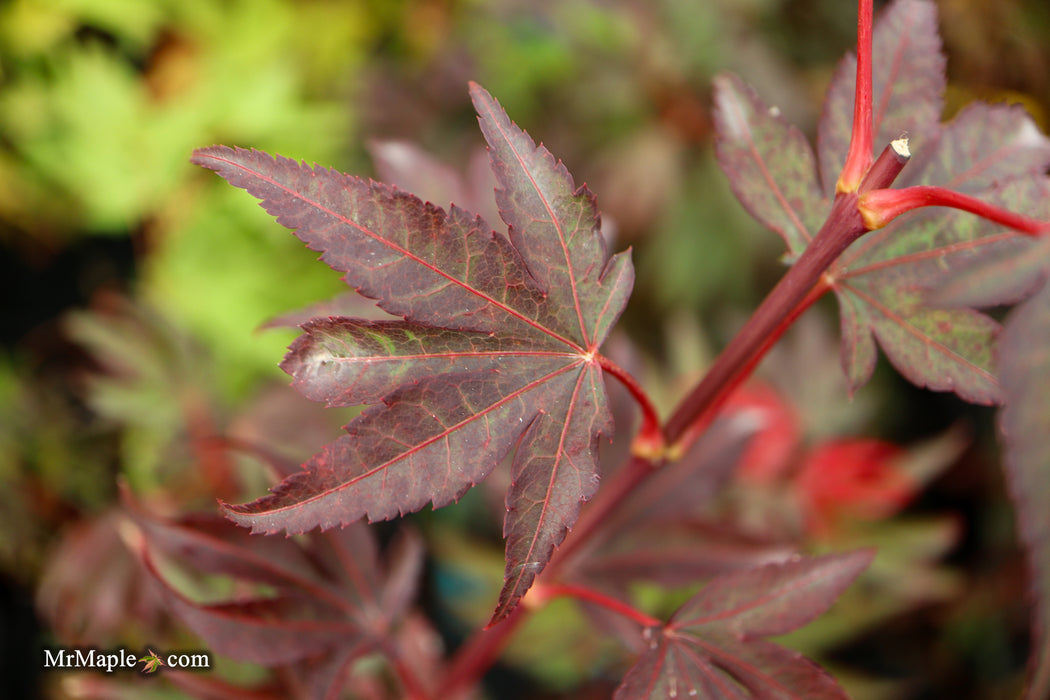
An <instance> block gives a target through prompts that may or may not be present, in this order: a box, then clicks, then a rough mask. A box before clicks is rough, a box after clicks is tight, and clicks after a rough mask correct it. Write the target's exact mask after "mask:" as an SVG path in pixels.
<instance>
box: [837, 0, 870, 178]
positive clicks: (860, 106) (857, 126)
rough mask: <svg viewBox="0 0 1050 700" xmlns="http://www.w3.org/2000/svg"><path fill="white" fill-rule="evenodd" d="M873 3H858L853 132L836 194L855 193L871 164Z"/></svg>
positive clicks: (861, 0) (865, 1)
mask: <svg viewBox="0 0 1050 700" xmlns="http://www.w3.org/2000/svg"><path fill="white" fill-rule="evenodd" d="M872 25H873V21H872V0H858V2H857V87H856V90H855V91H854V96H853V130H852V132H851V134H850V141H849V152H848V153H847V155H846V163H845V165H844V166H843V167H842V173H841V174H840V175H839V180H838V182H837V183H836V185H835V191H836V192H839V193H843V192H856V191H857V187H858V186H859V185H860V183H861V181H862V180H863V179H864V174H865V173H866V172H867V171H868V168H869V167H870V166H871V161H872V155H871V151H872V134H871V130H872V116H871V109H872V80H871V65H872V60H871V43H872V33H873V30H872Z"/></svg>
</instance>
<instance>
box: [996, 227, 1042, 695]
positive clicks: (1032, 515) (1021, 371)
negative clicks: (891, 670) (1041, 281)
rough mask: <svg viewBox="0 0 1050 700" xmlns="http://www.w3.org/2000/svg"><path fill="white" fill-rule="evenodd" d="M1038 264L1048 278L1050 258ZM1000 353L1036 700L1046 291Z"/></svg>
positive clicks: (1028, 307)
mask: <svg viewBox="0 0 1050 700" xmlns="http://www.w3.org/2000/svg"><path fill="white" fill-rule="evenodd" d="M1043 248H1044V251H1045V250H1047V248H1046V246H1044V247H1043ZM1044 261H1045V263H1046V270H1047V273H1050V255H1047V256H1045V257H1044ZM1000 352H1001V353H1002V367H1003V369H1002V382H1003V391H1004V392H1005V394H1006V405H1005V406H1004V407H1003V410H1002V412H1001V413H1000V416H999V422H1000V427H1001V429H1002V434H1003V443H1004V445H1005V448H1006V455H1005V456H1006V476H1007V484H1008V486H1009V489H1010V494H1011V496H1012V497H1013V500H1014V504H1015V506H1016V508H1017V524H1018V530H1019V532H1020V536H1021V541H1022V542H1023V544H1024V545H1025V548H1026V550H1027V554H1028V563H1029V567H1030V570H1031V571H1030V584H1029V589H1030V592H1031V599H1032V604H1033V605H1034V607H1035V611H1034V614H1033V615H1032V652H1031V653H1030V655H1029V659H1030V660H1031V661H1030V674H1029V675H1030V678H1029V684H1028V689H1027V691H1026V695H1025V697H1026V698H1028V699H1029V700H1038V698H1045V697H1047V696H1050V508H1048V507H1047V503H1046V499H1047V493H1048V485H1050V440H1048V439H1047V436H1048V435H1050V404H1048V400H1047V397H1050V286H1044V287H1043V288H1042V290H1041V291H1040V293H1039V294H1037V295H1035V296H1034V297H1032V298H1031V299H1029V300H1028V301H1025V302H1024V303H1023V304H1021V305H1020V306H1018V307H1017V308H1016V309H1015V310H1014V311H1013V313H1011V314H1010V316H1009V318H1008V319H1007V322H1006V330H1005V332H1004V333H1003V337H1002V342H1001V346H1000Z"/></svg>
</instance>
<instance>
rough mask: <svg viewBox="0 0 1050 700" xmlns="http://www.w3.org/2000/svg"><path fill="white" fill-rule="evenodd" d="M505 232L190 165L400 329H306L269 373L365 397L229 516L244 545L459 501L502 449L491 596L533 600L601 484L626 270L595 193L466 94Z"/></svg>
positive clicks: (261, 169)
mask: <svg viewBox="0 0 1050 700" xmlns="http://www.w3.org/2000/svg"><path fill="white" fill-rule="evenodd" d="M471 92H472V96H473V98H474V101H475V104H476V106H477V108H478V112H479V114H480V118H481V125H482V131H483V133H484V134H485V138H486V140H487V141H488V142H489V146H490V154H491V158H492V167H493V172H494V173H495V175H496V178H497V181H498V182H499V189H498V190H497V199H498V203H499V205H500V212H501V215H502V216H503V218H504V220H505V222H506V224H507V226H508V235H504V234H500V233H497V232H495V231H493V230H491V228H490V227H489V225H488V224H487V223H486V222H484V221H482V220H481V218H480V217H478V216H476V215H473V214H470V213H468V212H466V211H463V210H462V209H460V208H458V207H456V206H454V205H453V206H452V207H451V208H450V209H449V211H448V212H445V211H443V210H441V209H439V208H438V207H436V206H434V205H431V204H427V203H424V202H422V201H421V200H419V199H417V198H416V197H413V196H412V195H410V194H408V193H405V192H402V191H400V190H398V189H396V188H393V187H390V186H386V185H381V184H378V183H374V182H367V181H365V180H362V179H360V178H354V177H350V176H346V175H341V174H338V173H335V172H332V171H329V170H326V169H323V168H310V167H307V166H305V165H302V164H299V163H296V162H294V161H290V160H288V159H285V158H276V159H274V158H271V157H270V156H267V155H264V154H261V153H258V152H255V151H244V150H240V149H229V148H225V147H215V148H210V149H202V150H200V151H198V152H197V153H196V155H195V156H194V161H195V162H196V163H198V164H200V165H203V166H205V167H208V168H211V169H213V170H215V171H216V172H218V173H219V174H220V175H222V176H223V177H225V178H226V179H227V180H229V182H230V183H231V184H234V185H237V186H239V187H243V188H245V189H246V190H248V191H249V192H251V193H252V194H253V195H255V196H257V197H258V198H259V199H260V200H262V204H263V206H264V207H265V208H266V209H267V210H268V211H269V212H270V213H272V214H274V215H275V216H276V217H277V219H278V221H279V222H281V223H282V224H285V225H286V226H288V227H290V228H294V229H295V230H296V235H297V236H299V238H301V239H302V240H303V241H304V242H306V244H307V245H309V246H310V247H311V248H313V249H315V250H319V251H322V252H323V255H322V259H323V260H324V261H325V262H326V263H327V264H328V265H330V266H331V267H333V268H335V269H337V270H340V271H342V272H344V273H345V274H344V277H343V278H344V280H346V282H347V283H348V284H349V285H350V286H352V287H354V288H355V289H357V290H358V291H359V292H361V293H362V294H363V295H365V296H367V297H371V298H374V299H377V300H378V303H379V306H380V307H382V308H383V309H384V310H385V311H387V312H389V313H391V314H395V315H398V316H401V317H403V319H404V320H398V321H376V322H367V321H359V320H356V319H348V318H337V319H332V318H330V319H320V320H318V321H316V322H313V323H311V324H308V325H306V326H305V327H304V330H306V335H304V336H303V337H302V338H300V339H299V341H298V342H297V343H296V344H295V345H294V346H293V347H292V350H291V352H290V353H289V355H288V357H287V358H285V362H284V363H283V367H284V369H285V370H286V371H287V372H289V374H291V375H292V376H293V377H295V385H296V387H297V388H299V390H300V391H302V392H303V393H304V394H305V395H306V396H308V397H310V398H314V399H317V400H324V401H326V402H327V403H328V405H330V406H351V405H358V404H378V405H377V406H376V407H374V408H372V409H369V410H367V411H365V412H364V413H363V414H362V415H360V416H359V417H358V418H356V419H354V420H353V421H352V422H351V423H350V424H349V425H347V426H346V429H347V433H348V434H347V435H346V436H344V437H343V438H340V439H339V440H337V441H336V442H334V443H332V444H331V445H329V446H327V447H326V448H325V449H324V450H323V451H322V452H320V453H318V454H317V455H315V456H314V458H313V459H312V460H310V462H308V463H307V464H306V465H304V466H305V470H304V471H303V472H301V473H299V474H296V475H294V476H292V477H291V478H289V479H287V480H286V481H284V482H283V483H282V484H281V485H280V486H279V487H277V488H276V489H275V490H274V493H273V494H272V495H270V496H267V497H264V498H261V499H259V500H258V501H255V502H253V503H250V504H246V505H242V506H227V507H226V511H227V513H228V514H229V515H230V517H231V518H232V519H233V520H234V521H236V522H238V523H240V524H242V525H248V526H250V527H251V528H252V530H253V531H255V532H266V533H273V532H277V531H279V530H284V531H286V532H289V533H296V532H305V531H307V530H309V529H311V528H314V527H322V528H328V527H332V526H333V525H346V524H349V523H351V522H354V521H355V520H358V519H359V518H362V517H367V518H368V519H369V520H383V519H388V518H392V517H395V516H398V515H402V514H404V513H407V512H411V511H415V510H418V509H419V508H422V507H423V506H424V505H426V504H427V503H433V504H434V506H435V507H439V506H443V505H447V504H448V503H451V502H452V501H455V500H456V499H458V498H459V497H460V496H462V495H463V493H464V492H465V491H466V490H467V489H468V488H470V487H471V486H473V485H475V484H477V483H478V482H479V481H481V480H482V479H483V478H485V476H486V475H487V474H488V473H489V471H491V470H492V469H493V468H494V467H495V466H496V465H497V464H499V463H500V461H501V460H502V459H503V458H504V457H505V456H506V455H507V454H509V453H510V452H512V451H513V452H514V463H513V467H512V469H513V472H514V476H513V486H512V487H511V489H510V491H509V492H508V495H507V506H508V509H507V519H506V523H505V525H504V534H505V535H506V537H507V574H506V585H505V587H504V590H503V592H502V594H501V596H500V605H499V608H498V609H497V611H496V614H495V616H494V619H497V620H498V619H500V618H502V617H503V616H505V615H506V614H507V613H508V612H509V611H510V609H511V608H512V607H513V606H514V605H515V604H516V603H517V601H518V600H519V599H520V598H521V596H522V595H523V594H524V593H525V591H526V590H528V587H529V585H530V584H531V582H532V580H533V579H534V578H535V576H536V574H538V573H539V572H540V571H541V570H542V569H543V567H544V566H545V565H546V563H547V561H548V560H549V559H550V556H551V553H552V552H553V550H554V547H555V546H556V545H557V544H558V543H560V542H561V541H562V539H563V538H564V537H565V532H566V530H567V529H568V528H569V527H570V526H571V525H572V523H573V522H574V521H575V520H576V517H577V513H578V511H579V507H580V503H581V502H582V501H585V500H587V499H589V498H590V497H591V496H592V495H593V494H594V492H595V490H596V488H597V484H598V465H597V452H596V450H597V440H598V438H599V436H600V435H602V434H605V435H610V434H611V432H612V423H611V420H610V416H609V412H608V410H607V408H606V396H605V389H604V386H603V383H602V362H601V360H600V359H599V357H598V356H597V349H598V347H599V346H600V345H601V342H602V341H603V340H604V339H605V337H606V336H607V335H608V332H609V329H610V328H611V327H612V325H613V323H614V322H615V320H616V318H617V317H618V316H619V314H620V312H621V311H622V310H623V307H624V305H625V304H626V302H627V297H628V295H629V294H630V291H631V286H632V283H633V279H634V272H633V268H632V266H631V262H630V257H629V256H628V255H627V254H619V255H616V256H614V257H613V258H611V259H608V258H607V255H606V251H605V242H604V239H603V238H602V236H601V232H600V231H599V227H598V212H597V209H596V207H595V204H594V196H593V195H592V194H590V193H589V192H588V191H587V190H586V189H582V188H581V189H577V188H576V186H575V185H574V183H573V181H572V177H571V176H570V175H569V173H568V171H567V170H566V169H565V167H564V166H563V165H562V164H561V163H559V162H557V161H555V160H554V158H553V157H552V156H551V154H550V153H549V152H547V150H546V149H544V148H542V147H540V148H537V147H536V145H535V144H534V143H533V142H532V140H531V139H529V137H528V136H527V135H526V134H525V133H524V132H523V131H521V130H520V129H518V128H517V127H516V126H514V125H513V124H512V123H511V122H510V120H509V119H508V118H507V116H506V114H505V113H504V112H503V110H502V109H501V108H500V106H499V104H498V103H497V102H496V101H495V100H493V99H492V98H491V97H490V96H489V94H488V93H487V92H485V91H484V90H482V89H481V88H480V87H477V86H474V87H473V88H472V89H471Z"/></svg>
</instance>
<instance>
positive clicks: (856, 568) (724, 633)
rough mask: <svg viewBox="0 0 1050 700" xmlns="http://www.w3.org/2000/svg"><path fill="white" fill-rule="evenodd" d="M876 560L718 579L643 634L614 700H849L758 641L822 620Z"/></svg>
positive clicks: (797, 658)
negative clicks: (645, 644) (644, 646)
mask: <svg viewBox="0 0 1050 700" xmlns="http://www.w3.org/2000/svg"><path fill="white" fill-rule="evenodd" d="M872 558H873V552H871V551H870V550H868V551H858V552H853V553H850V554H843V555H829V556H824V557H816V558H811V559H801V560H796V561H792V562H789V563H784V564H771V565H767V566H763V567H760V568H758V569H753V570H750V571H746V572H742V573H736V574H730V575H726V576H721V577H718V578H715V579H714V580H712V581H711V582H710V583H708V585H707V586H705V587H704V588H703V589H702V590H701V591H700V592H699V593H698V594H696V595H695V596H693V597H692V598H691V599H689V600H688V601H687V602H686V603H685V604H684V605H683V606H682V607H681V608H679V610H678V612H676V613H675V614H674V616H673V617H672V618H671V620H670V621H669V622H668V623H667V624H666V625H665V626H664V627H663V628H662V629H660V630H648V631H647V632H646V634H647V637H648V639H649V649H648V651H646V652H645V653H643V654H642V656H641V658H640V659H639V660H638V662H637V663H636V664H635V666H634V667H633V668H632V669H631V670H630V671H629V672H628V674H627V676H626V677H625V678H624V681H623V683H622V684H621V685H620V687H619V688H618V689H617V691H616V695H615V697H616V699H617V700H640V699H643V698H685V697H701V698H705V699H706V698H712V699H721V698H756V699H757V698H763V699H765V698H785V699H798V700H801V699H803V698H805V699H806V700H809V699H813V698H829V699H830V698H835V699H838V700H841V699H844V698H845V697H846V695H845V693H844V692H843V691H842V689H841V688H840V687H839V686H838V684H837V683H836V682H835V680H834V679H833V678H832V677H831V676H830V675H828V674H827V673H826V672H825V671H824V670H823V669H821V668H820V667H818V666H817V665H816V664H814V663H813V662H812V661H809V660H808V659H806V658H804V657H802V656H801V655H799V654H797V653H795V652H792V651H789V650H787V649H783V648H781V647H778V646H776V645H774V644H771V643H769V642H766V641H765V640H763V639H761V637H766V636H772V635H778V634H783V633H785V632H788V631H791V630H793V629H796V628H798V627H801V626H802V625H805V624H807V623H808V622H810V621H811V620H813V619H814V618H816V617H817V616H819V615H821V614H822V613H823V612H825V611H826V610H827V609H828V608H829V607H830V606H831V604H832V603H833V602H834V600H835V599H836V598H837V597H838V596H839V595H840V594H841V593H842V592H843V591H844V590H845V589H846V588H847V587H848V586H849V584H850V583H852V582H853V580H854V579H855V578H856V577H857V576H858V575H860V573H861V572H862V571H863V570H864V569H865V568H867V566H868V565H869V564H870V563H871V560H872Z"/></svg>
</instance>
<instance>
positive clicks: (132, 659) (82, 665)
mask: <svg viewBox="0 0 1050 700" xmlns="http://www.w3.org/2000/svg"><path fill="white" fill-rule="evenodd" d="M43 651H44V668H45V669H53V668H54V669H68V670H73V669H78V670H91V669H94V670H97V671H101V672H105V673H113V672H114V671H130V670H133V669H137V670H139V671H140V672H142V673H154V672H155V671H157V670H158V669H160V668H163V667H168V668H177V669H184V670H186V669H189V670H207V669H210V668H211V655H210V654H206V653H200V652H195V653H188V652H174V653H170V654H158V653H157V652H155V651H153V650H152V649H147V650H146V652H145V653H142V652H139V653H138V654H136V653H135V652H132V651H130V650H128V649H114V650H109V651H101V650H99V649H44V650H43ZM139 664H142V666H141V668H140V667H139Z"/></svg>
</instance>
